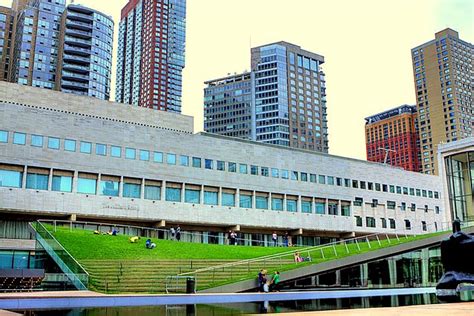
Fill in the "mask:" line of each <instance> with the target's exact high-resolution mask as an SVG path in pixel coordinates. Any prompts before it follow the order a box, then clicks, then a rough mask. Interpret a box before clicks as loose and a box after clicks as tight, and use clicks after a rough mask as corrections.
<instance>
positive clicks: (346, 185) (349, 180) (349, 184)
mask: <svg viewBox="0 0 474 316" xmlns="http://www.w3.org/2000/svg"><path fill="white" fill-rule="evenodd" d="M344 186H345V187H346V188H350V187H351V179H344Z"/></svg>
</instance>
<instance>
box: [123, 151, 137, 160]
mask: <svg viewBox="0 0 474 316" xmlns="http://www.w3.org/2000/svg"><path fill="white" fill-rule="evenodd" d="M136 156H137V151H136V149H134V148H125V159H132V160H134V159H135V158H136Z"/></svg>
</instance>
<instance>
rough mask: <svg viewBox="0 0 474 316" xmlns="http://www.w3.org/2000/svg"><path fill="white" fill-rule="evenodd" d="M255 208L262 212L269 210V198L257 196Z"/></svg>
mask: <svg viewBox="0 0 474 316" xmlns="http://www.w3.org/2000/svg"><path fill="white" fill-rule="evenodd" d="M255 208H257V209H260V210H268V197H266V196H257V197H256V198H255Z"/></svg>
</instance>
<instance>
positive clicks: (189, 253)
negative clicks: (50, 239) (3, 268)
mask: <svg viewBox="0 0 474 316" xmlns="http://www.w3.org/2000/svg"><path fill="white" fill-rule="evenodd" d="M48 229H49V230H50V231H51V233H52V234H53V236H54V237H55V238H56V239H57V240H58V241H59V242H60V243H61V245H63V247H64V248H66V249H67V251H68V252H69V253H70V254H71V255H72V256H73V257H74V258H76V259H77V260H79V261H81V260H85V259H97V260H101V259H103V260H106V259H108V260H136V259H142V260H143V259H147V260H153V259H173V260H179V259H228V260H232V259H235V260H244V259H250V258H255V257H261V256H266V255H272V254H276V253H280V252H285V251H289V250H290V249H289V248H284V247H249V246H228V245H209V244H200V243H190V242H182V241H180V242H178V241H171V240H161V239H153V238H152V241H153V242H154V243H155V244H156V248H155V249H146V248H145V242H146V238H141V239H140V240H139V241H138V243H135V244H132V243H130V242H129V240H128V238H129V236H124V235H117V236H109V235H94V234H93V232H92V231H90V230H81V229H74V230H72V231H69V228H66V227H57V229H56V232H54V231H52V227H51V226H50V227H48ZM294 249H295V250H296V249H298V248H294Z"/></svg>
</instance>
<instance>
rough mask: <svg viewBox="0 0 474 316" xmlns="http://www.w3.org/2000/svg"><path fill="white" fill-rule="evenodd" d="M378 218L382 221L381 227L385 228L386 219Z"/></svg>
mask: <svg viewBox="0 0 474 316" xmlns="http://www.w3.org/2000/svg"><path fill="white" fill-rule="evenodd" d="M380 220H381V221H382V228H387V219H385V218H381V219H380Z"/></svg>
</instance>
